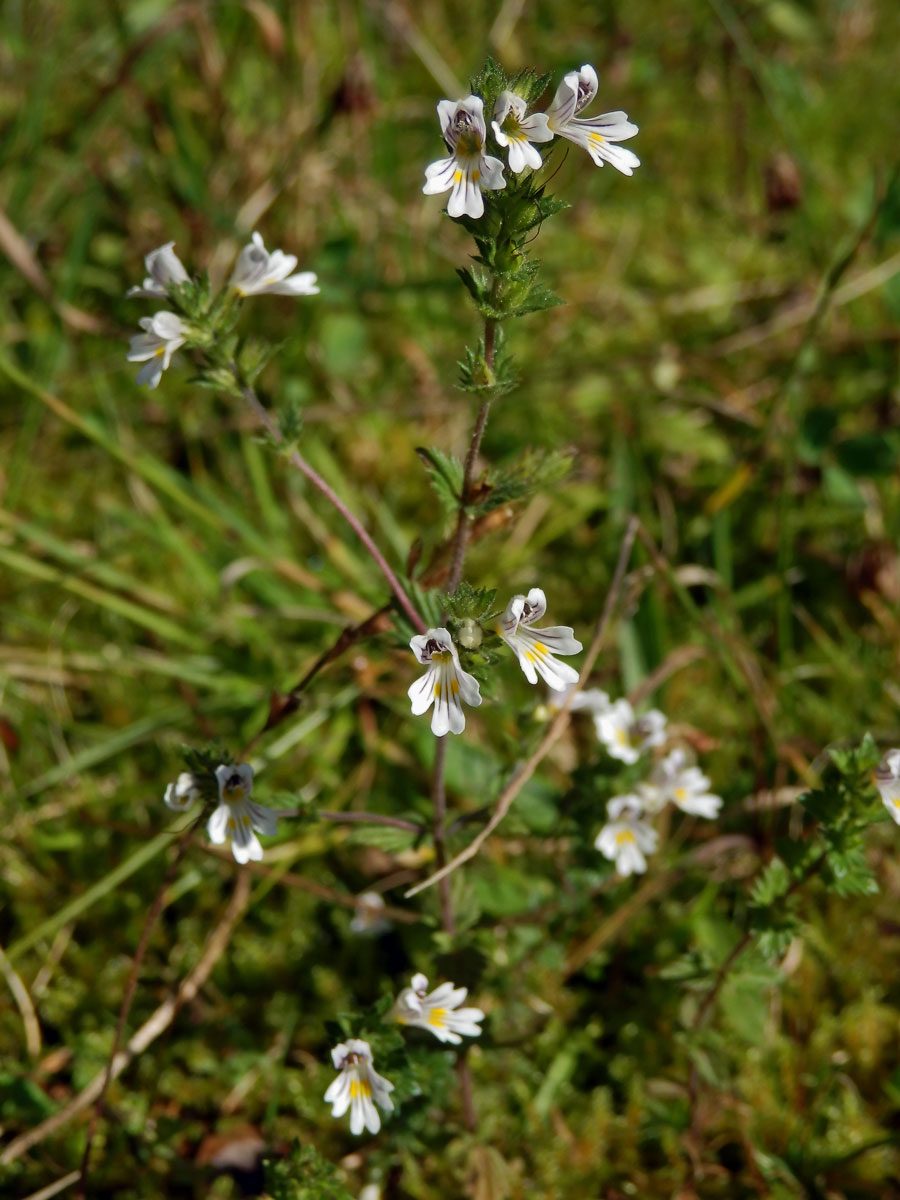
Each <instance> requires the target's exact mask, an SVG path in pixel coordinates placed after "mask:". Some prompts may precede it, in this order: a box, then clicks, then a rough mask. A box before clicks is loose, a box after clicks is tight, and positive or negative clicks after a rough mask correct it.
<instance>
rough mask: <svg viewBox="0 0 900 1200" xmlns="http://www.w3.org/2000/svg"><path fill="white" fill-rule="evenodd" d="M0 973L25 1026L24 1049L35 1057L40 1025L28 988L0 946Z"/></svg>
mask: <svg viewBox="0 0 900 1200" xmlns="http://www.w3.org/2000/svg"><path fill="white" fill-rule="evenodd" d="M0 975H2V976H3V978H4V979H5V980H6V984H7V987H8V988H9V990H10V991H11V992H12V994H13V999H14V1000H15V1002H16V1006H17V1008H18V1010H19V1013H20V1014H21V1017H22V1024H23V1026H24V1027H25V1049H26V1050H27V1051H28V1054H29V1055H30V1057H31V1058H37V1056H38V1055H39V1054H40V1052H41V1026H40V1023H39V1022H38V1019H37V1013H36V1012H35V1010H34V1004H33V1003H32V1000H31V996H29V994H28V988H27V987H26V986H25V984H24V983H23V982H22V979H21V976H20V975H19V974H18V973H17V972H16V969H15V967H14V966H13V965H12V963H11V962H10V961H9V959H8V958H7V957H6V954H5V953H4V951H3V948H2V946H0Z"/></svg>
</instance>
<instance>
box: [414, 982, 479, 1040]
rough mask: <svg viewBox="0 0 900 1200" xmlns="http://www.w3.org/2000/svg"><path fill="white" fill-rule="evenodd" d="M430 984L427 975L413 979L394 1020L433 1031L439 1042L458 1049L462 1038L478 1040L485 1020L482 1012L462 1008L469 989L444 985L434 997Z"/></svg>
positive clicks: (436, 991)
mask: <svg viewBox="0 0 900 1200" xmlns="http://www.w3.org/2000/svg"><path fill="white" fill-rule="evenodd" d="M427 992H428V980H427V979H426V978H425V976H424V975H421V974H419V975H413V977H412V980H411V984H410V986H409V987H408V988H404V989H403V991H402V992H401V993H400V995H399V996H398V997H397V1001H396V1003H395V1005H394V1008H393V1010H392V1011H393V1014H394V1019H395V1020H396V1021H397V1023H398V1024H400V1025H416V1026H418V1028H419V1029H429V1030H430V1031H431V1032H432V1033H433V1034H434V1036H435V1037H436V1038H437V1039H438V1041H439V1042H450V1043H451V1044H452V1045H454V1046H458V1045H459V1043H460V1042H461V1041H462V1038H461V1037H460V1034H466V1035H467V1036H468V1037H478V1036H479V1035H480V1033H481V1026H480V1025H479V1024H478V1022H479V1021H483V1020H484V1013H483V1012H482V1011H481V1009H480V1008H460V1007H459V1006H460V1004H462V1002H463V1000H465V998H466V996H467V995H468V989H467V988H464V987H460V988H458V987H454V986H453V984H452V983H442V984H441V985H440V986H439V987H436V988H435V989H434V991H433V992H431V993H430V995H426V993H427Z"/></svg>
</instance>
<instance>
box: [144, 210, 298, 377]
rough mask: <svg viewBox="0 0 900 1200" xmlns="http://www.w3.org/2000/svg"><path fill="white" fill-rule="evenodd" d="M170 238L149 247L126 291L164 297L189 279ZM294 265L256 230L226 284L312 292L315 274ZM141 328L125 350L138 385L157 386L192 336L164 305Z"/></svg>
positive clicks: (257, 290)
mask: <svg viewBox="0 0 900 1200" xmlns="http://www.w3.org/2000/svg"><path fill="white" fill-rule="evenodd" d="M174 245H175V243H174V242H166V244H165V245H164V246H159V247H158V248H157V249H156V250H151V251H150V253H149V254H148V255H147V256H146V258H145V259H144V264H145V266H146V268H147V277H146V278H145V280H144V282H143V283H142V284H141V286H140V287H133V288H131V289H130V290H129V292H128V295H129V296H142V297H145V298H147V299H153V300H156V299H163V300H164V299H166V298H167V297H169V296H170V295H171V294H172V292H173V290H174V289H176V288H179V287H181V286H182V284H185V283H189V282H190V277H189V276H188V273H187V271H186V270H185V269H184V264H183V263H182V262H181V259H180V258H179V257H178V255H177V254H176V253H175V251H174V249H173V247H174ZM296 265H297V259H296V256H295V255H293V254H285V253H283V251H281V250H274V251H272V252H271V253H269V251H268V250H266V248H265V246H264V245H263V240H262V238H261V237H260V235H259V234H258V233H254V234H253V235H252V237H251V240H250V245H249V246H245V247H244V249H243V250H242V251H241V253H240V256H239V258H238V260H237V262H236V263H235V266H234V270H233V271H232V273H231V279H230V281H229V287H230V288H231V289H232V290H233V291H234V292H235V293H236V294H237V295H238V296H241V297H244V296H259V295H262V294H264V293H270V294H275V295H280V296H315V295H316V294H317V293H318V291H319V289H318V287H316V276H315V274H314V273H313V272H312V271H300V272H299V273H298V274H296V275H293V274H292V273H291V272H292V271H293V270H294V267H296ZM138 323H139V325H140V327H141V329H142V330H143V331H144V332H143V333H138V334H135V336H134V337H133V338H132V339H131V343H130V345H129V349H128V356H127V357H128V361H129V362H142V363H143V364H144V366H142V367H141V369H140V371H138V374H137V382H138V384H144V383H146V384H147V386H148V387H151V388H155V387H157V386H158V384H159V381H160V379H161V378H162V373H163V371H165V370H166V369H167V368H168V366H169V363H170V362H171V361H172V355H173V354H174V353H175V351H176V350H178V349H179V347H181V346H183V345H184V343H185V342H186V341H187V340H188V338H189V337H190V335H191V328H190V326H189V325H188V324H187V323H186V322H185V321H183V320H182V319H181V317H179V316H177V315H176V314H175V313H173V312H168V311H166V310H163V311H162V312H158V313H154V314H153V316H152V317H142V318H141V320H140V321H139V322H138Z"/></svg>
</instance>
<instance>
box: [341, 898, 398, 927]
mask: <svg viewBox="0 0 900 1200" xmlns="http://www.w3.org/2000/svg"><path fill="white" fill-rule="evenodd" d="M390 927H391V923H390V921H389V920H388V919H387V918H386V917H385V916H384V899H383V897H381V896H379V894H378V892H360V894H359V895H358V896H357V897H356V914H355V915H354V917H353V920H352V921H351V922H350V929H351V930H352V932H353V933H359V934H362V935H363V936H365V937H377V936H378V934H379V933H385V932H386V931H387V930H388V929H390Z"/></svg>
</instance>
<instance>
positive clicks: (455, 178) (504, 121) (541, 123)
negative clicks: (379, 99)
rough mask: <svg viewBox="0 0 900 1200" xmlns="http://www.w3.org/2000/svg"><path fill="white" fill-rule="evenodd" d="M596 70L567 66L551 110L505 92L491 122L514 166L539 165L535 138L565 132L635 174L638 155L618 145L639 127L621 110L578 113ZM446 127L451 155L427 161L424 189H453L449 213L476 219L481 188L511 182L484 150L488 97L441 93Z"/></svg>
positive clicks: (591, 93) (517, 169)
mask: <svg viewBox="0 0 900 1200" xmlns="http://www.w3.org/2000/svg"><path fill="white" fill-rule="evenodd" d="M598 87H599V81H598V79H597V72H596V71H595V70H594V68H593V67H592V66H590V65H589V64H587V63H586V64H585V65H584V66H583V67H582V68H581V70H580V71H570V72H569V73H568V74H567V75H565V76H564V78H563V81H562V83H561V84H560V85H559V87H558V88H557V90H556V95H555V96H554V97H553V103H552V104H551V105H550V108H549V109H548V110H547V112H546V113H531V114H529V113H528V112H527V107H528V106H527V104H526V103H525V100H524V99H523V97H522V96H519V95H517V94H516V93H515V92H511V91H504V92H501V93H500V95H499V96H498V97H497V102H496V104H495V106H494V112H493V119H492V121H491V128H492V130H493V134H494V139H495V140H496V142H497V145H498V146H501V147H503V148H504V149H506V150H507V152H508V159H509V169H510V170H511V171H512V172H513V173H514V174H520V173H521V172H522V171H524V170H525V168H526V167H531V169H532V170H534V171H536V170H538V169H539V168H540V167H541V165H542V162H543V159H542V158H541V153H540V151H539V150H538V149H537V148H536V143H537V144H539V143H542V142H549V141H552V139H553V137H554V136H558V137H561V138H565V139H566V140H568V141H570V142H574V143H575V145H577V146H581V147H582V149H584V150H587V152H588V154H589V155H590V156H591V159H592V160H593V161H594V162H595V163H596V164H597V166H598V167H602V166H603V164H604V162H608V163H609V164H610V165H611V166H613V167H615V168H616V170H618V171H621V172H622V174H623V175H631V174H633V172H634V169H635V168H636V167H638V166H640V159H639V158H638V157H637V155H636V154H633V153H632V152H631V151H630V150H626V149H624V148H623V147H621V146H618V145H616V143H617V142H623V141H626V140H627V139H628V138H631V137H634V135H635V134H636V133H637V132H638V127H637V125H634V124H632V122H631V121H629V120H628V117H627V115H626V114H625V113H624V112H620V111H617V112H609V113H604V114H603V115H602V116H599V117H589V118H583V117H579V116H578V114H579V113H581V112H582V111H583V110H584V109H585V108H586V107H587V106H588V104H590V102H591V101H592V100H593V99H594V97H595V96H596V94H597V89H598ZM437 109H438V118H439V120H440V123H441V134H442V135H443V138H444V141H445V142H446V143H447V149H448V150H449V151H450V154H449V155H448V157H446V158H441V159H438V160H437V161H436V162H433V163H431V164H430V165H429V166H428V167H426V168H425V186H424V188H423V189H422V191H423V192H424V193H425V194H426V195H435V194H438V193H441V192H448V191H449V192H450V199H449V201H448V202H447V213H448V215H449V216H451V217H461V216H468V217H474V218H478V217H480V216H482V215H483V213H484V199H483V197H482V191H483V190H484V191H499V190H500V189H502V188H504V187H505V186H506V180H505V179H504V178H503V163H502V162H501V161H500V159H498V158H494V157H492V156H491V155H489V154H486V153H485V146H486V142H487V126H486V124H485V119H484V101H483V100H482V99H481V97H480V96H467V97H466V98H465V99H464V100H458V101H456V103H454V102H453V101H452V100H441V101H440V102H439V104H438V106H437Z"/></svg>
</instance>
